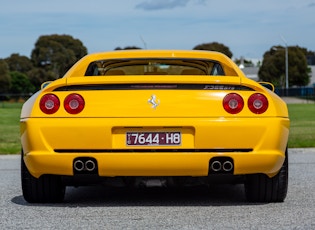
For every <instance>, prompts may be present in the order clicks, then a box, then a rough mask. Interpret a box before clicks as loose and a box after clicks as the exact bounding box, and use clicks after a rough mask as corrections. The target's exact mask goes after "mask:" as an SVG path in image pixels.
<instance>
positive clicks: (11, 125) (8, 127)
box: [0, 103, 22, 154]
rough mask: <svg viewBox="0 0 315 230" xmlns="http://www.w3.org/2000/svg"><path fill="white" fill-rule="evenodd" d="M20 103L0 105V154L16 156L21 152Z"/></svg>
mask: <svg viewBox="0 0 315 230" xmlns="http://www.w3.org/2000/svg"><path fill="white" fill-rule="evenodd" d="M21 107H22V104H21V103H0V154H16V153H19V152H20V150H21V144H20V127H19V121H20V111H21Z"/></svg>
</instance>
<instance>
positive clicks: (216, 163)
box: [211, 161, 222, 172]
mask: <svg viewBox="0 0 315 230" xmlns="http://www.w3.org/2000/svg"><path fill="white" fill-rule="evenodd" d="M211 169H212V170H213V171H214V172H218V171H220V170H221V169H222V164H221V162H220V161H213V162H212V164H211Z"/></svg>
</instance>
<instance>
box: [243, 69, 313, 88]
mask: <svg viewBox="0 0 315 230" xmlns="http://www.w3.org/2000/svg"><path fill="white" fill-rule="evenodd" d="M308 67H309V68H311V71H312V72H311V78H310V83H309V84H308V86H310V87H315V64H314V65H309V66H308ZM241 69H242V71H243V73H244V74H245V75H246V76H247V77H248V78H250V79H252V80H254V81H259V77H258V71H259V67H244V68H241Z"/></svg>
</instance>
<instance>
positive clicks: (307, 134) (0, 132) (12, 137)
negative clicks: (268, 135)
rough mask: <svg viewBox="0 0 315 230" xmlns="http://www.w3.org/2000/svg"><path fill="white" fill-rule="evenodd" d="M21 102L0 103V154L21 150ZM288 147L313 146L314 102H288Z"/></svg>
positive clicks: (314, 135) (314, 130)
mask: <svg viewBox="0 0 315 230" xmlns="http://www.w3.org/2000/svg"><path fill="white" fill-rule="evenodd" d="M21 107H22V104H21V103H0V154H17V153H19V152H20V150H21V144H20V129H19V116H20V111H21ZM288 108H289V115H290V120H291V127H290V136H289V144H288V145H289V148H305V147H315V104H313V103H312V104H289V105H288Z"/></svg>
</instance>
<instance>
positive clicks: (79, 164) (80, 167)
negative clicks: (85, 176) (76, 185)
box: [73, 160, 85, 172]
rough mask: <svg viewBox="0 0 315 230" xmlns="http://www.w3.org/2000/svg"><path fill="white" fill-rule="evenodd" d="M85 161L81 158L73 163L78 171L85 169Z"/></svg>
mask: <svg viewBox="0 0 315 230" xmlns="http://www.w3.org/2000/svg"><path fill="white" fill-rule="evenodd" d="M84 167H85V166H84V163H83V161H81V160H76V161H75V162H74V163H73V168H74V169H75V170H76V171H78V172H81V171H83V170H84Z"/></svg>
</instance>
